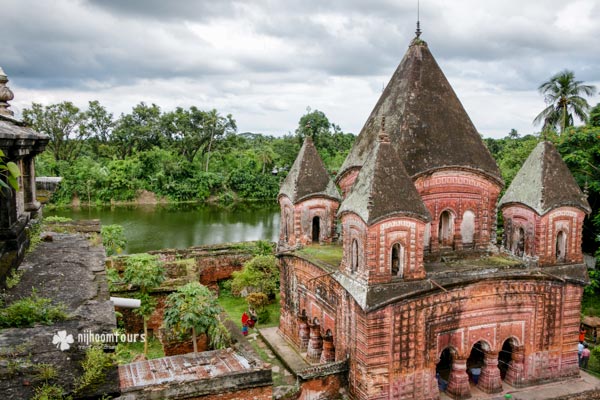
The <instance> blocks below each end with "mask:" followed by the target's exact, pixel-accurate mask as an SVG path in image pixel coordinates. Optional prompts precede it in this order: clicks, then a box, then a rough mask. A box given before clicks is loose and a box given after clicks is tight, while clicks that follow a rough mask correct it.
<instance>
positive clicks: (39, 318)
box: [0, 292, 67, 328]
mask: <svg viewBox="0 0 600 400" xmlns="http://www.w3.org/2000/svg"><path fill="white" fill-rule="evenodd" d="M66 318H67V314H66V313H65V307H64V305H62V304H59V305H53V304H52V300H50V299H48V298H45V297H39V296H38V295H37V293H35V292H33V293H32V294H31V296H29V297H25V298H23V299H20V300H17V301H14V302H12V303H11V304H10V305H9V306H7V307H5V308H4V309H3V310H0V327H2V328H9V327H13V328H21V327H28V326H33V324H35V323H36V322H40V323H42V324H45V325H51V324H53V323H54V322H56V321H61V320H64V319H66Z"/></svg>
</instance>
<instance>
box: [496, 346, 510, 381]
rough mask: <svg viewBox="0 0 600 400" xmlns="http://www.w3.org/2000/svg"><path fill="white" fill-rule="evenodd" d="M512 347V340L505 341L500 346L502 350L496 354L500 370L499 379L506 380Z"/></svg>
mask: <svg viewBox="0 0 600 400" xmlns="http://www.w3.org/2000/svg"><path fill="white" fill-rule="evenodd" d="M512 355H513V345H512V339H506V340H505V341H504V344H502V350H501V351H500V353H499V354H498V368H499V369H500V378H501V379H502V380H504V379H505V378H506V371H508V366H509V364H510V362H511V361H512Z"/></svg>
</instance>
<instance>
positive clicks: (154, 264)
mask: <svg viewBox="0 0 600 400" xmlns="http://www.w3.org/2000/svg"><path fill="white" fill-rule="evenodd" d="M123 280H124V281H125V282H126V283H127V284H129V285H131V286H132V287H134V288H137V289H138V290H139V296H138V297H139V299H140V300H141V305H140V307H139V308H136V309H135V310H134V311H133V312H134V313H136V314H137V315H139V316H141V317H142V319H143V321H144V337H145V338H148V319H149V318H150V316H151V315H152V313H153V312H154V309H155V308H156V299H154V298H153V297H152V296H151V295H150V291H151V290H152V289H155V288H157V287H159V286H160V284H161V283H162V282H163V281H164V280H165V269H164V268H163V266H162V263H161V262H160V261H159V260H158V257H157V256H154V255H150V254H147V253H143V254H132V255H130V256H129V257H127V259H126V260H125V271H124V272H123ZM147 354H148V341H147V340H146V341H144V355H147Z"/></svg>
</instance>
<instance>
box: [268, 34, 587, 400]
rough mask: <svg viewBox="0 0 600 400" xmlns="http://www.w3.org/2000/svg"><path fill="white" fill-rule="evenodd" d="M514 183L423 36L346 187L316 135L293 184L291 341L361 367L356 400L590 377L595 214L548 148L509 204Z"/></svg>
mask: <svg viewBox="0 0 600 400" xmlns="http://www.w3.org/2000/svg"><path fill="white" fill-rule="evenodd" d="M336 184H337V186H336ZM503 185H504V183H503V181H502V177H501V174H500V171H499V169H498V166H497V165H496V162H495V161H494V159H493V158H492V156H491V154H490V153H489V151H488V150H487V148H486V147H485V145H484V143H483V141H482V140H481V138H480V136H479V133H478V132H477V130H476V128H475V127H474V125H473V123H472V122H471V120H470V118H469V116H468V115H467V113H466V111H465V110H464V108H463V106H462V105H461V103H460V101H459V99H458V97H457V96H456V94H455V93H454V91H453V89H452V87H451V86H450V84H449V83H448V80H447V79H446V77H445V76H444V74H443V72H442V70H441V69H440V67H439V66H438V64H437V63H436V61H435V59H434V58H433V56H432V54H431V52H430V51H429V48H428V46H427V43H425V42H424V41H423V40H421V39H420V38H419V37H418V36H417V37H416V38H415V39H414V40H413V41H412V42H411V44H410V46H409V48H408V51H407V53H406V55H405V56H404V58H403V59H402V61H401V62H400V65H399V66H398V68H397V70H396V71H395V73H394V74H393V76H392V78H391V80H390V82H389V84H388V85H387V87H386V88H385V90H384V92H383V93H382V95H381V97H380V99H379V101H378V102H377V104H376V105H375V107H374V109H373V111H372V112H371V114H370V116H369V117H368V119H367V121H366V123H365V125H364V127H363V128H362V130H361V132H360V134H359V136H358V138H357V140H356V142H355V144H354V147H353V148H352V149H351V151H350V154H349V155H348V157H347V159H346V160H345V162H344V164H343V166H342V168H341V170H340V171H339V173H338V175H337V177H336V180H335V183H334V181H333V179H332V178H331V177H330V176H329V175H328V173H327V171H326V169H325V166H324V164H323V162H322V161H321V159H320V158H319V155H318V153H317V151H316V149H315V146H314V144H313V142H312V140H311V139H310V138H307V139H306V140H305V142H304V145H303V146H302V149H301V150H300V153H299V155H298V158H297V159H296V162H295V163H294V165H293V167H292V168H291V170H290V173H289V175H288V176H287V178H286V180H285V181H284V182H283V184H282V186H281V190H280V193H279V197H278V200H279V203H280V206H281V221H282V223H281V231H280V237H279V243H278V258H279V266H280V271H281V318H280V324H279V333H280V334H281V335H283V336H284V337H285V338H286V339H287V340H288V341H289V343H290V344H291V345H292V346H294V347H296V349H297V350H298V352H299V353H301V354H303V355H304V356H305V357H306V359H307V360H308V361H309V362H310V363H312V364H315V365H316V364H327V363H331V362H340V361H346V362H347V366H348V372H347V381H348V391H349V394H350V397H351V398H353V399H438V398H439V397H440V390H444V391H445V392H446V394H448V395H449V396H451V397H452V398H455V399H466V398H469V397H471V388H472V386H473V385H477V387H478V388H479V389H480V390H481V391H484V392H486V393H490V394H493V393H498V392H500V391H502V390H503V387H505V385H510V386H512V387H524V386H529V385H534V384H539V383H544V382H549V381H554V380H560V379H566V378H571V377H575V376H578V374H579V369H578V363H577V340H578V327H579V312H580V305H581V297H582V293H583V287H584V286H585V285H586V284H587V282H588V278H587V272H586V267H585V265H583V255H582V252H581V234H582V223H583V219H584V218H585V216H586V214H588V213H589V212H590V207H589V205H588V203H587V200H586V198H585V196H584V195H583V193H582V192H581V190H580V189H579V187H578V186H577V184H576V182H575V180H574V178H573V177H572V176H571V174H570V172H569V170H568V168H567V167H566V165H565V164H564V162H563V161H562V159H561V158H560V155H559V154H558V152H557V151H556V149H555V148H554V147H553V145H552V144H551V143H548V142H541V143H540V144H539V145H538V147H536V149H535V150H534V151H533V152H532V154H531V155H530V156H529V158H528V159H527V161H526V162H525V163H524V165H523V167H522V169H521V170H520V172H519V173H518V175H517V177H516V178H515V179H514V181H513V182H512V184H511V185H510V187H509V188H508V189H507V190H506V193H505V194H504V196H503V197H502V199H501V200H500V201H499V195H500V192H501V190H502V188H503ZM337 187H339V188H340V191H339V192H338V188H337ZM498 207H500V211H501V212H502V215H503V220H504V233H503V236H502V238H501V239H502V240H501V243H500V242H499V240H498V239H499V238H497V236H496V230H497V226H496V219H497V218H496V216H497V212H498Z"/></svg>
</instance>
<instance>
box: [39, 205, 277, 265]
mask: <svg viewBox="0 0 600 400" xmlns="http://www.w3.org/2000/svg"><path fill="white" fill-rule="evenodd" d="M44 215H46V216H49V215H57V216H61V217H70V218H73V219H100V220H101V222H102V224H104V225H108V224H119V225H122V226H123V228H124V230H125V235H126V236H127V240H128V243H127V247H126V249H125V250H126V252H127V253H129V254H131V253H139V252H144V251H148V250H156V249H163V248H185V247H189V246H196V245H202V244H215V243H223V242H240V241H244V240H259V239H263V240H271V241H276V240H277V236H278V232H279V208H278V206H277V205H276V204H241V205H236V206H232V207H230V208H222V207H217V206H212V205H205V204H201V205H199V204H184V205H156V206H153V205H135V206H133V205H132V206H115V207H81V208H78V209H65V210H51V211H46V212H44Z"/></svg>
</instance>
